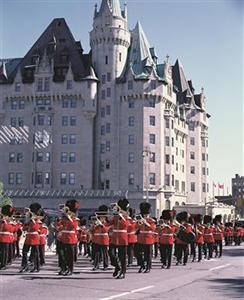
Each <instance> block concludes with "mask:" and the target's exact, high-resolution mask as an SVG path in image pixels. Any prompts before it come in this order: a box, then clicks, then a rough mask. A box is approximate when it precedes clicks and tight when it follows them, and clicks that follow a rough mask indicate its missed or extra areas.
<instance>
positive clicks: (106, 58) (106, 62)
mask: <svg viewBox="0 0 244 300" xmlns="http://www.w3.org/2000/svg"><path fill="white" fill-rule="evenodd" d="M107 64H108V56H107V55H106V56H105V65H107Z"/></svg>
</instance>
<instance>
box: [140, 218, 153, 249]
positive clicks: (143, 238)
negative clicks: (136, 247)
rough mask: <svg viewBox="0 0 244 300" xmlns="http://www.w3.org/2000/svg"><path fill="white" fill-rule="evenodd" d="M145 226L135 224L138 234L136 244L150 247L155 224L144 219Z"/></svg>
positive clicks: (150, 219)
mask: <svg viewBox="0 0 244 300" xmlns="http://www.w3.org/2000/svg"><path fill="white" fill-rule="evenodd" d="M145 220H146V222H147V223H148V225H149V226H148V225H146V224H144V223H143V224H137V229H139V234H138V237H137V243H138V244H145V245H152V244H153V243H154V238H153V233H154V230H155V228H156V225H155V222H154V220H153V219H152V218H146V219H145Z"/></svg>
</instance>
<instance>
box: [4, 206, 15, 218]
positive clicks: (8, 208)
mask: <svg viewBox="0 0 244 300" xmlns="http://www.w3.org/2000/svg"><path fill="white" fill-rule="evenodd" d="M1 213H2V215H4V216H8V217H12V215H13V213H14V208H13V207H12V206H11V205H4V206H3V207H2V209H1Z"/></svg>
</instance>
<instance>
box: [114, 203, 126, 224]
mask: <svg viewBox="0 0 244 300" xmlns="http://www.w3.org/2000/svg"><path fill="white" fill-rule="evenodd" d="M110 208H111V210H112V212H113V214H114V215H116V214H118V216H119V217H120V218H121V219H122V220H123V221H125V220H126V218H128V212H127V211H124V210H123V209H121V207H120V206H119V205H118V203H111V204H110Z"/></svg>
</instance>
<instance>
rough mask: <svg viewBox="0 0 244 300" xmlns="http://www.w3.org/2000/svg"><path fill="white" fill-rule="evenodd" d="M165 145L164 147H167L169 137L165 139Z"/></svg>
mask: <svg viewBox="0 0 244 300" xmlns="http://www.w3.org/2000/svg"><path fill="white" fill-rule="evenodd" d="M165 145H166V146H169V136H166V137H165Z"/></svg>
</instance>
